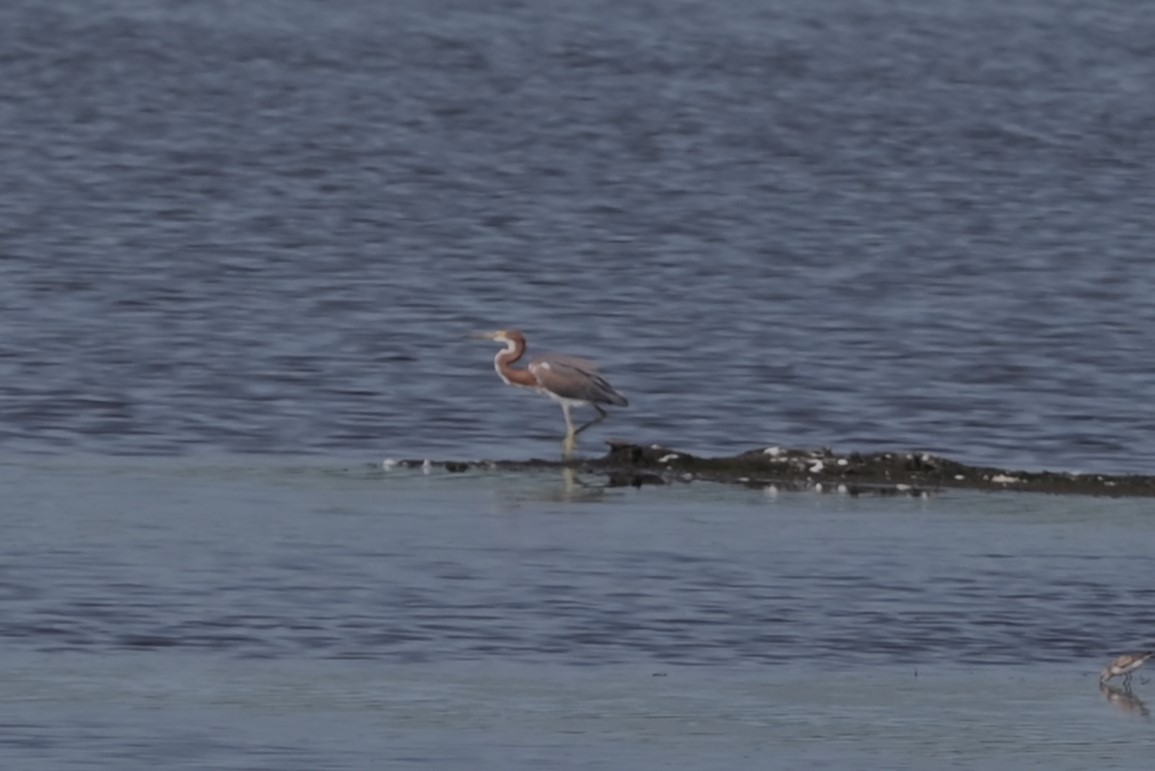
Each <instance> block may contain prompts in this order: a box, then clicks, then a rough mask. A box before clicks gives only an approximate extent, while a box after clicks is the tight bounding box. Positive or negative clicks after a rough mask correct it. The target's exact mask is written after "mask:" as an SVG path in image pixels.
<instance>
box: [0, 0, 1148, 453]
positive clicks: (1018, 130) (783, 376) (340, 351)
mask: <svg viewBox="0 0 1155 771" xmlns="http://www.w3.org/2000/svg"><path fill="white" fill-rule="evenodd" d="M1153 36H1155V29H1153V22H1152V20H1151V18H1150V16H1149V14H1147V13H1145V9H1143V8H1142V7H1140V6H1137V5H1135V4H1133V3H1123V2H1107V3H1096V4H1094V6H1093V7H1091V6H1087V5H1086V4H1083V3H1074V2H1060V1H1059V0H1052V1H1050V2H1047V1H1043V0H1038V1H1032V0H1016V2H1010V3H1007V2H999V3H995V2H976V3H967V4H963V5H959V4H957V3H946V2H942V3H926V2H902V1H900V0H892V1H891V2H882V1H878V2H866V3H864V2H840V1H833V2H826V3H820V4H813V3H807V2H786V3H770V2H726V3H691V2H681V3H676V4H670V3H657V2H644V1H643V0H630V1H629V2H595V3H584V4H578V5H574V4H572V3H560V2H542V3H518V2H470V3H452V2H436V3H429V2H425V1H424V0H422V1H421V2H416V1H412V2H408V1H405V0H402V1H401V2H391V3H378V2H370V1H369V0H363V1H358V0H347V1H346V2H342V3H339V4H337V5H335V6H334V5H333V4H327V3H316V2H308V1H307V0H280V1H279V2H278V1H274V0H265V1H264V2H248V3H226V2H206V3H197V4H192V5H190V4H188V3H180V2H152V1H151V0H150V1H148V2H146V1H145V0H84V1H83V2H81V1H80V0H74V1H72V2H69V1H68V0H54V2H50V3H45V2H41V0H13V1H12V2H8V3H5V4H4V5H3V7H2V8H0V52H2V55H0V79H2V82H3V83H4V88H3V93H2V94H0V166H2V167H3V168H4V177H5V182H4V186H3V192H2V194H0V309H2V312H3V316H2V318H3V334H2V335H0V442H2V444H0V447H3V448H4V451H5V452H8V453H25V452H40V451H47V452H53V453H62V452H63V453H67V452H71V451H85V452H95V453H157V452H159V453H166V454H168V453H184V452H190V451H204V452H214V451H222V450H223V451H230V452H232V451H241V452H259V453H285V452H299V451H308V452H322V453H326V452H331V451H342V452H346V451H347V452H350V453H355V454H362V455H367V456H374V457H376V456H378V455H379V454H380V453H382V452H385V453H401V452H405V451H412V452H414V453H416V452H421V451H425V452H429V453H434V454H441V455H451V454H464V455H471V456H476V455H494V454H501V455H507V456H524V455H529V454H543V453H553V452H556V449H557V441H556V439H557V437H558V436H559V435H560V433H561V427H562V423H561V415H560V414H559V411H558V410H557V408H556V407H555V406H554V405H552V404H550V403H549V402H548V401H546V400H539V399H533V398H529V397H527V396H525V395H524V394H520V393H514V392H511V391H510V390H509V389H507V388H505V387H503V386H502V385H501V384H500V383H499V381H498V380H497V379H496V378H495V376H494V375H493V373H492V371H491V370H490V369H489V357H490V355H491V353H492V351H491V349H490V348H488V347H487V346H485V345H472V344H465V343H463V342H462V341H461V340H460V336H461V335H462V334H463V333H465V332H468V331H472V330H473V329H475V328H478V327H481V328H486V329H492V328H498V327H505V326H518V327H521V328H523V329H524V330H525V331H526V332H527V333H528V334H529V336H530V341H531V346H533V345H535V344H536V346H537V348H538V350H542V349H543V347H544V349H551V350H562V351H571V352H574V353H579V354H587V355H593V356H595V357H596V358H597V359H598V360H599V361H600V362H601V363H602V364H603V366H604V368H605V369H606V371H607V374H608V376H609V377H610V379H611V381H612V382H613V383H614V384H615V385H616V386H617V387H618V388H620V389H621V390H622V391H624V392H626V393H627V394H628V395H629V396H630V397H631V400H632V405H631V408H630V409H629V410H628V411H627V412H625V413H624V414H622V415H620V416H619V417H616V418H614V419H613V421H612V422H610V423H608V424H606V427H605V428H603V429H599V430H598V432H594V433H591V434H590V436H589V438H588V440H587V446H588V449H590V450H591V451H596V449H597V447H598V446H599V444H600V439H601V438H604V437H605V436H607V435H615V436H619V437H624V438H630V439H635V440H640V441H663V442H669V443H675V444H677V445H679V446H682V447H684V448H686V449H690V450H696V451H718V450H723V449H736V448H746V447H748V446H753V445H757V444H760V443H773V444H783V445H817V444H831V445H835V446H837V447H839V448H843V449H862V450H866V449H872V448H882V447H896V448H903V449H911V448H919V449H929V450H935V451H940V452H943V453H948V454H950V455H953V456H956V457H959V458H962V459H967V460H972V461H984V462H991V463H1002V464H1007V465H1012V466H1013V465H1025V466H1031V467H1039V466H1045V467H1052V468H1067V469H1104V470H1136V471H1141V470H1149V468H1150V459H1151V457H1152V455H1153V454H1155V443H1153V441H1152V439H1151V436H1152V435H1153V433H1155V432H1153V431H1152V429H1153V428H1155V413H1153V412H1152V409H1151V407H1150V399H1149V395H1150V394H1151V392H1152V389H1153V387H1155V374H1153V370H1152V368H1151V366H1150V362H1149V361H1148V358H1149V357H1148V351H1149V341H1150V339H1151V337H1152V334H1153V333H1155V309H1153V306H1152V305H1151V303H1150V301H1149V300H1150V296H1151V293H1152V290H1153V289H1155V268H1153V267H1152V262H1151V260H1150V259H1149V255H1150V253H1151V250H1152V246H1153V243H1155V240H1153V237H1152V228H1151V222H1152V211H1153V210H1155V181H1153V180H1152V177H1151V174H1150V173H1149V171H1150V168H1151V166H1152V163H1153V162H1155V132H1153V131H1152V126H1153V125H1155V102H1152V101H1151V100H1150V99H1148V98H1147V91H1148V86H1149V84H1150V82H1151V80H1152V77H1153V75H1155V53H1153V50H1152V47H1151V43H1150V41H1151V40H1152V39H1153Z"/></svg>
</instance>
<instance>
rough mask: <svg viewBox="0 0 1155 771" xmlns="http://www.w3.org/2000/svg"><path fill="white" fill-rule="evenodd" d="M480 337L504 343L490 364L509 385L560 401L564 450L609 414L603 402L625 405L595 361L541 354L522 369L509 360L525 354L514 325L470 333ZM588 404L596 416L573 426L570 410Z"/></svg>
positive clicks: (571, 446) (519, 334)
mask: <svg viewBox="0 0 1155 771" xmlns="http://www.w3.org/2000/svg"><path fill="white" fill-rule="evenodd" d="M470 337H472V338H476V339H482V340H495V341H497V342H499V343H505V348H503V349H502V350H500V351H498V352H497V355H496V356H494V357H493V368H494V369H495V370H497V376H498V377H500V378H501V379H502V380H503V381H505V382H506V383H507V384H509V385H511V386H518V387H520V388H528V389H530V390H531V391H536V392H537V393H539V394H544V395H545V396H548V397H549V398H551V399H553V400H554V401H555V402H557V403H558V404H560V405H561V411H562V412H563V413H565V427H566V435H565V442H564V444H563V445H562V447H563V450H564V451H565V453H567V454H568V453H570V452H572V451H573V448H574V444H575V443H576V441H577V435H578V434H580V433H581V432H582V431H585V430H586V429H587V428H589V427H590V426H592V425H594V424H595V423H600V422H601V421H603V420H605V419H606V417H607V416H608V415H609V413H608V412H606V411H605V410H603V409H602V408H601V405H603V404H613V405H616V406H618V407H626V406H629V402H628V401H626V397H624V396H622V395H621V394H620V393H618V392H617V391H615V390H614V389H613V386H611V385H610V384H609V383H607V382H606V381H605V378H603V377H602V376H601V375H599V374H598V368H597V365H595V364H594V363H593V362H592V361H586V360H585V359H578V358H575V357H573V356H559V355H556V354H545V355H543V356H538V357H537V358H535V359H533V360H532V361H530V362H529V364H528V365H526V368H525V369H514V368H513V364H514V363H515V362H517V361H518V360H519V359H520V358H521V357H522V356H524V355H525V335H523V334H522V333H521V332H518V331H517V330H516V329H500V330H498V331H497V332H477V333H474V334H472V335H470ZM583 405H589V406H590V407H593V408H594V409H595V410H597V411H598V416H597V417H596V418H594V419H593V420H591V421H590V422H589V423H586V424H585V425H582V426H580V427H578V428H574V425H573V418H572V417H571V416H570V410H571V409H573V408H574V407H580V406H583Z"/></svg>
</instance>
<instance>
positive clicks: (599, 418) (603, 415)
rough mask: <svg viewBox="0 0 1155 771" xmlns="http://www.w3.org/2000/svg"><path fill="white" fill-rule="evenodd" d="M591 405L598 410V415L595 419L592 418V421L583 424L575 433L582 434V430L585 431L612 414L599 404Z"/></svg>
mask: <svg viewBox="0 0 1155 771" xmlns="http://www.w3.org/2000/svg"><path fill="white" fill-rule="evenodd" d="M590 406H591V407H593V408H594V409H595V410H597V411H598V416H597V417H596V418H594V419H593V420H591V421H590V422H588V423H585V424H583V425H582V426H581V427H579V428H578V430H577V431H574V434H575V435H577V434H580V433H581V432H582V431H585V430H586V429H587V428H589V427H590V426H595V425H597V424H598V423H601V422H602V421H603V420H605V419H606V418H608V417H609V416H610V414H609V413H608V412H606V411H605V410H603V409H602V408H601V407H599V406H598V405H596V404H591V405H590Z"/></svg>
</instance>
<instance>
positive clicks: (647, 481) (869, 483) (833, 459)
mask: <svg viewBox="0 0 1155 771" xmlns="http://www.w3.org/2000/svg"><path fill="white" fill-rule="evenodd" d="M609 444H610V449H609V452H607V453H606V454H605V455H604V456H603V457H601V458H583V459H577V458H575V459H570V460H556V461H553V460H540V459H533V460H528V461H460V462H458V461H443V462H431V461H420V460H417V461H413V460H409V461H399V462H396V463H394V462H392V461H386V465H398V466H423V465H424V466H425V467H426V468H430V467H432V468H444V469H446V470H448V471H450V472H462V471H469V470H472V469H479V470H487V469H488V470H496V469H501V470H505V471H520V470H524V471H529V470H535V469H549V468H556V469H563V468H570V469H573V470H575V471H580V472H584V473H589V474H599V475H603V476H605V477H607V479H608V482H607V484H609V485H611V486H623V485H632V486H636V487H641V486H643V485H662V484H671V483H686V482H692V481H695V480H703V481H710V482H723V483H731V484H742V485H748V486H753V487H770V486H775V487H777V488H781V489H784V490H811V491H816V492H831V493H846V494H851V495H859V494H864V493H865V494H883V495H885V494H898V495H923V494H927V493H931V492H935V491H940V490H946V489H960V490H998V491H1004V490H1016V491H1020V492H1035V493H1055V494H1061V495H1103V496H1115V497H1123V496H1155V476H1147V475H1142V474H1128V475H1110V474H1078V473H1070V472H1051V471H1038V472H1030V471H1016V470H1011V469H1002V468H995V467H986V466H969V465H966V464H964V463H958V462H957V461H953V460H949V459H947V458H942V457H939V456H937V455H929V454H927V453H896V452H880V453H870V454H866V453H857V452H854V453H849V454H845V455H844V454H839V453H836V452H834V451H833V450H830V449H829V448H822V449H817V450H797V449H785V448H780V447H767V448H759V449H756V450H750V451H748V452H744V453H741V454H739V455H732V456H725V457H699V456H696V455H692V454H690V453H686V452H681V451H680V450H674V449H670V448H668V447H661V446H659V445H649V446H642V445H637V444H630V443H626V442H610V443H609Z"/></svg>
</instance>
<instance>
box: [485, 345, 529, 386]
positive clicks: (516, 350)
mask: <svg viewBox="0 0 1155 771" xmlns="http://www.w3.org/2000/svg"><path fill="white" fill-rule="evenodd" d="M502 342H504V343H505V348H504V349H503V350H500V351H498V352H497V355H496V356H494V357H493V369H494V370H495V371H496V372H497V376H498V377H499V378H501V380H502V382H504V383H505V384H506V385H515V386H525V387H532V386H533V384H534V379H533V376H532V375H531V374H529V373H528V372H526V371H525V370H524V369H514V368H513V367H512V366H511V365H512V364H513V363H514V362H516V361H517V360H518V359H520V358H521V357H522V355H523V354H524V353H525V343H524V342H522V341H520V340H503V341H502Z"/></svg>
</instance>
